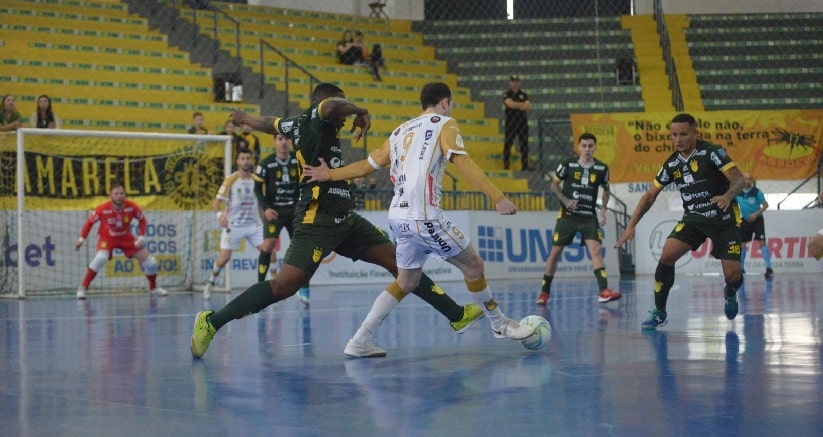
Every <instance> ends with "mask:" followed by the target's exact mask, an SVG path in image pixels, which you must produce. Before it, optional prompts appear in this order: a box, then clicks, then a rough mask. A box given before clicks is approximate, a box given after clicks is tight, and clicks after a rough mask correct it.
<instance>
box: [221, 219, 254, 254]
mask: <svg viewBox="0 0 823 437" xmlns="http://www.w3.org/2000/svg"><path fill="white" fill-rule="evenodd" d="M244 238H245V239H246V240H248V241H249V244H251V245H252V247H260V245H261V244H263V225H262V224H260V225H254V226H243V227H234V228H229V229H223V233H222V234H220V250H232V251H234V250H237V249H239V248H240V242H241V241H243V239H244Z"/></svg>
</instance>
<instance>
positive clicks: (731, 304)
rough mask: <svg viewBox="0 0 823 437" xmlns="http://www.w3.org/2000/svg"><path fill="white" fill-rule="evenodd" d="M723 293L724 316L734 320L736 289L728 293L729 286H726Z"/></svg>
mask: <svg viewBox="0 0 823 437" xmlns="http://www.w3.org/2000/svg"><path fill="white" fill-rule="evenodd" d="M723 295H724V297H725V307H724V310H725V311H726V318H727V319H729V320H734V318H735V317H737V310H738V304H737V290H734V291H732V292H731V293H729V286H726V287H725V288H724V289H723Z"/></svg>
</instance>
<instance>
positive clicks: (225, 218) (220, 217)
mask: <svg viewBox="0 0 823 437" xmlns="http://www.w3.org/2000/svg"><path fill="white" fill-rule="evenodd" d="M217 223H218V224H219V225H220V227H221V228H223V229H228V228H229V214H228V213H224V214H220V213H218V214H217Z"/></svg>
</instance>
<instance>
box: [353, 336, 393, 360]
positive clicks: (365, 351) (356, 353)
mask: <svg viewBox="0 0 823 437" xmlns="http://www.w3.org/2000/svg"><path fill="white" fill-rule="evenodd" d="M343 353H344V354H346V355H348V356H350V357H352V358H375V357H385V356H386V351H384V350H383V349H380V348H379V347H377V346H375V345H374V342H373V341H372V340H369V341H367V342H366V343H365V344H360V343H358V342H356V341H354V339H351V340H349V342H348V343H346V348H345V349H343Z"/></svg>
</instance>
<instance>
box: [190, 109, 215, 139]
mask: <svg viewBox="0 0 823 437" xmlns="http://www.w3.org/2000/svg"><path fill="white" fill-rule="evenodd" d="M191 119H192V123H194V126H192V127H191V128H190V129H189V133H190V134H197V135H209V134H210V133H211V132H209V130H208V129H206V128H205V127H204V126H203V123H204V121H203V113H202V112H195V113H194V114H193V115H192V116H191Z"/></svg>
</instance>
